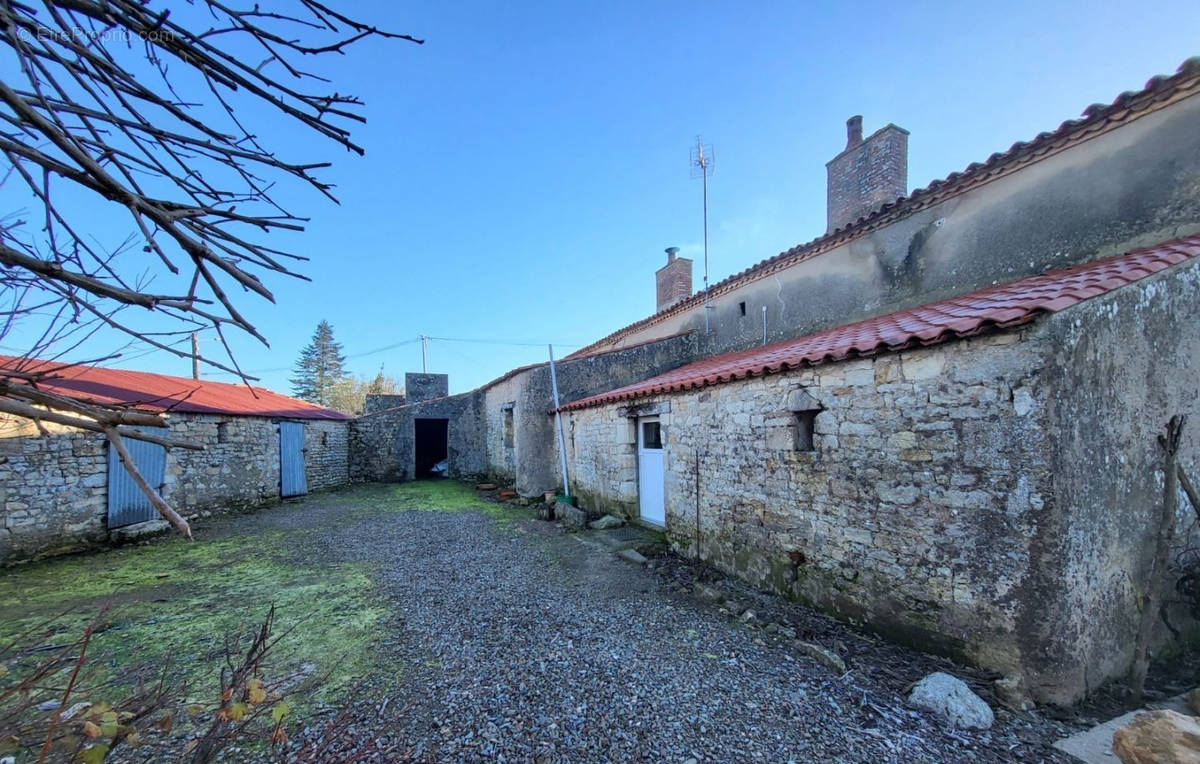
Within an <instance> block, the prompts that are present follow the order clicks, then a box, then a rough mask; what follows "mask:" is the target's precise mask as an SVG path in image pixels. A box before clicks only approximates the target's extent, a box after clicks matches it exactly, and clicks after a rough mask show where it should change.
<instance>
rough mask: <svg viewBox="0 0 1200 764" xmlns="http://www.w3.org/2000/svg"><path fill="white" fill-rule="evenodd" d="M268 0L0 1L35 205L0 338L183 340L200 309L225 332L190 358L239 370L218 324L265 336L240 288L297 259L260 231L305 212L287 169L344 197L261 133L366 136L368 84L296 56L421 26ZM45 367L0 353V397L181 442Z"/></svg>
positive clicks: (9, 130) (10, 236)
mask: <svg viewBox="0 0 1200 764" xmlns="http://www.w3.org/2000/svg"><path fill="white" fill-rule="evenodd" d="M270 5H271V4H270V3H268V4H267V5H266V6H265V7H264V6H263V4H261V3H256V2H247V3H246V4H245V5H243V4H242V3H241V2H234V1H233V0H38V1H37V2H34V0H25V1H22V0H0V50H3V51H5V52H6V53H7V55H8V60H7V61H5V62H4V64H5V65H7V68H6V69H5V71H6V72H12V73H13V74H12V75H7V76H6V78H5V79H4V80H0V154H2V155H3V157H4V158H5V159H6V160H7V162H8V163H9V165H10V166H9V168H8V169H7V171H6V172H4V173H3V174H2V175H0V191H3V192H4V193H6V194H8V196H9V198H10V199H11V198H14V197H15V195H20V194H28V197H29V199H31V203H32V205H34V210H33V212H31V213H29V214H25V213H24V212H19V213H17V214H14V215H8V216H5V217H3V218H0V315H2V317H0V341H3V342H6V343H8V344H12V343H13V342H14V341H15V342H19V343H21V345H22V346H23V347H24V352H23V355H24V356H25V357H27V358H34V357H41V358H42V359H43V360H49V359H54V358H58V357H63V356H64V355H65V354H75V353H78V352H79V349H80V348H81V347H83V345H84V344H85V343H89V342H91V341H93V338H97V337H105V338H108V337H111V336H112V334H113V333H116V334H119V335H124V337H126V338H128V340H130V341H132V342H134V343H136V344H139V345H145V346H147V347H150V348H154V349H157V350H161V351H164V352H168V353H172V354H174V355H176V356H179V357H190V355H191V353H189V352H187V351H185V350H183V349H181V348H179V347H176V346H175V343H174V341H173V340H172V339H171V338H173V337H175V338H178V337H182V336H185V335H186V334H187V333H189V332H191V331H195V330H199V329H206V328H207V329H210V330H213V331H215V333H216V335H217V337H218V338H219V339H220V341H221V342H220V347H221V348H222V351H219V353H218V357H211V356H209V355H203V356H202V357H201V359H200V360H201V361H202V362H203V363H205V364H207V365H209V366H210V367H212V368H216V369H221V370H224V371H232V372H234V373H236V374H238V375H239V377H240V378H241V379H242V380H243V381H247V382H248V381H249V379H250V378H249V377H247V376H245V375H244V374H242V372H241V371H240V366H239V364H238V363H237V360H236V359H234V358H233V354H232V351H231V350H230V345H229V341H228V335H227V332H226V329H228V328H232V329H236V330H238V331H239V332H241V333H243V334H245V335H248V336H250V337H254V338H256V339H257V340H259V341H260V342H262V343H263V344H266V343H267V338H266V337H265V336H263V334H262V333H261V332H260V331H259V330H258V329H257V328H256V327H255V326H254V325H253V323H252V322H251V320H250V318H249V315H250V314H249V313H248V312H247V308H246V306H244V305H242V304H241V302H242V301H243V300H244V299H245V298H244V295H246V294H247V293H249V294H251V295H254V296H255V297H257V298H261V299H263V300H266V301H271V302H273V301H274V294H273V292H272V289H271V286H270V285H269V283H268V281H269V279H270V278H277V277H290V278H304V276H303V275H301V274H300V273H298V272H296V271H295V270H293V266H292V264H294V263H297V262H302V261H304V260H306V259H307V258H305V257H304V256H303V255H302V254H300V253H294V252H289V251H287V250H286V249H281V248H278V247H272V246H267V245H266V244H265V242H264V241H263V238H264V237H265V235H267V234H270V233H272V232H296V231H303V230H304V226H305V224H306V223H307V218H305V217H302V216H300V215H297V214H294V213H292V212H289V211H288V210H287V209H285V207H284V206H283V205H282V204H281V203H280V201H279V199H277V198H276V197H275V196H274V195H275V194H276V193H278V192H279V191H278V190H279V189H281V188H283V187H287V185H288V184H291V185H298V186H299V187H301V188H308V189H312V190H315V191H316V192H318V193H319V194H321V195H323V196H325V197H327V198H329V199H331V200H333V201H335V202H336V201H337V200H336V199H335V198H334V196H333V193H332V186H331V185H330V184H329V183H327V182H325V181H323V180H321V179H320V178H319V177H318V176H317V175H316V174H315V173H317V172H318V171H320V170H322V169H323V168H326V167H328V166H329V163H328V162H327V161H315V162H313V161H293V160H289V159H287V158H284V157H282V156H280V154H279V153H278V152H277V151H275V150H273V149H272V148H271V147H270V146H269V141H267V140H266V138H265V137H264V136H270V135H272V134H280V133H283V132H285V131H292V132H294V127H295V126H299V127H300V128H301V129H302V130H303V131H307V132H309V133H311V134H313V135H314V136H317V137H320V138H323V139H325V140H329V141H332V143H333V145H335V146H340V147H342V148H344V149H347V150H349V151H351V152H354V153H357V154H362V153H363V149H362V147H361V146H359V145H357V144H356V143H355V142H354V141H353V140H352V139H351V137H350V130H349V125H352V124H356V123H362V122H364V121H365V118H364V116H363V114H362V111H361V106H362V103H361V101H359V99H357V98H355V97H354V96H351V95H346V94H343V93H339V92H337V91H333V92H322V91H323V90H324V88H325V86H326V85H327V84H328V83H329V81H330V80H329V79H328V78H327V77H325V76H323V75H322V74H321V73H320V72H319V71H308V70H306V68H305V67H302V66H301V65H300V61H301V60H304V61H306V62H310V61H321V60H323V59H324V58H325V57H327V56H328V55H330V54H338V55H343V54H345V53H346V52H347V50H348V49H349V48H351V47H353V46H356V45H360V44H363V43H364V41H366V40H368V39H371V38H378V39H392V40H403V41H408V42H412V43H416V44H421V42H422V41H421V40H419V39H417V38H414V37H411V36H408V35H403V34H396V33H392V32H388V31H384V30H382V29H379V28H378V27H376V26H373V25H371V24H369V23H366V22H362V21H357V20H355V19H352V18H350V17H349V16H347V15H345V14H344V13H342V12H340V11H337V10H334V9H333V8H331V7H329V6H327V5H325V4H324V3H322V2H319V1H318V0H294V2H292V3H290V4H288V5H287V6H286V8H285V7H275V8H272V7H270ZM310 87H312V88H315V90H309V88H310ZM263 107H266V108H263ZM264 113H265V114H267V115H268V116H267V117H266V120H267V121H266V122H265V123H264V124H252V122H262V120H263V119H264V117H263V114H264ZM272 120H274V121H272ZM281 184H283V185H281ZM114 221H116V222H124V224H126V225H127V226H128V229H129V231H130V232H131V234H130V237H129V238H128V239H126V240H125V242H124V243H122V244H120V245H118V246H115V247H113V246H106V245H104V244H103V243H102V240H101V237H100V236H98V235H97V234H98V233H102V234H105V235H107V234H108V233H109V232H110V231H111V226H112V223H113V222H114ZM152 284H155V285H156V286H155V288H153V289H151V285H152ZM118 314H119V315H118ZM101 332H102V334H98V333H101ZM105 355H108V353H107V352H106V353H105ZM31 369H32V370H31ZM45 378H46V372H45V371H44V370H38V369H36V368H32V367H30V368H23V367H22V366H21V365H20V364H15V365H14V364H11V363H6V364H4V365H3V367H0V413H6V414H9V415H13V416H19V417H24V418H27V419H29V420H31V421H32V422H33V423H34V424H35V426H37V427H38V428H40V429H44V428H43V425H42V422H43V421H44V422H52V423H55V424H60V425H66V426H70V427H78V428H80V429H84V430H88V431H92V432H99V433H103V434H104V435H105V436H106V437H107V438H108V439H109V442H110V443H112V447H113V448H114V449H116V450H117V451H118V453H120V454H122V458H123V460H124V459H125V457H126V456H127V453H126V452H125V451H124V447H123V445H121V439H122V438H123V437H130V438H137V439H141V440H146V441H149V442H154V443H159V444H161V445H164V446H168V447H188V445H187V444H184V443H181V442H179V441H175V440H172V439H171V438H167V437H164V436H160V435H154V434H147V433H144V432H139V431H136V430H130V429H127V428H128V427H129V426H130V425H136V426H148V427H161V426H163V425H164V424H165V421H164V420H163V419H162V418H161V417H160V416H159V415H157V414H154V413H147V412H145V411H135V410H131V409H128V408H125V409H122V408H120V407H105V406H98V405H95V404H92V403H88V402H84V401H77V400H73V399H70V398H65V397H63V396H57V395H54V394H51V393H48V392H46V391H45V390H42V389H39V387H38V382H39V381H40V380H44V379H45ZM126 462H127V467H129V468H130V473H131V474H132V475H134V477H135V480H138V477H139V476H138V475H136V473H135V470H134V469H133V465H132V463H129V462H128V460H126ZM141 482H144V481H140V482H139V484H140V483H141ZM147 488H148V487H147ZM147 488H144V489H143V490H144V491H146V490H147ZM149 491H150V492H148V493H147V495H148V496H150V498H151V501H152V502H154V504H155V506H156V507H158V509H159V511H160V512H162V513H163V515H164V516H165V517H167V518H168V519H170V520H171V521H172V522H173V523H175V524H176V526H177V527H181V530H182V529H186V523H183V521H182V518H179V516H178V514H175V513H174V512H173V510H171V509H170V507H169V506H167V505H166V503H165V502H163V501H162V498H161V497H159V496H157V494H154V493H153V490H152V489H149ZM180 523H183V524H182V526H181V525H180Z"/></svg>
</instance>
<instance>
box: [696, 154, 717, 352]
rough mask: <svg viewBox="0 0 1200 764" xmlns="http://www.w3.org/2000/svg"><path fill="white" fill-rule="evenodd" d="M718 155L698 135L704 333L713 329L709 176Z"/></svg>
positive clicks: (697, 174)
mask: <svg viewBox="0 0 1200 764" xmlns="http://www.w3.org/2000/svg"><path fill="white" fill-rule="evenodd" d="M715 161H716V155H715V154H714V153H713V148H712V146H711V145H710V146H705V145H704V143H703V142H701V140H700V136H698V135H697V136H696V146H695V148H693V149H692V152H691V166H692V177H693V178H695V177H699V178H700V180H701V184H702V186H703V189H704V191H703V193H704V333H705V334H708V333H709V331H711V329H710V327H709V320H708V312H709V310H711V309H712V306H710V305H709V304H708V177H709V176H710V175H712V173H713V163H714V162H715Z"/></svg>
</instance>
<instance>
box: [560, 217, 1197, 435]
mask: <svg viewBox="0 0 1200 764" xmlns="http://www.w3.org/2000/svg"><path fill="white" fill-rule="evenodd" d="M1197 256H1200V234H1196V235H1193V236H1189V237H1187V238H1183V239H1175V240H1173V241H1169V242H1164V243H1162V244H1159V245H1156V246H1153V247H1147V248H1146V249H1140V250H1136V251H1134V252H1129V253H1127V254H1124V255H1118V256H1116V257H1109V258H1105V259H1103V260H1097V261H1095V262H1091V263H1087V264H1084V265H1079V266H1075V267H1074V268H1067V269H1064V270H1056V271H1048V272H1046V273H1043V274H1042V275H1040V276H1031V277H1029V278H1024V279H1021V280H1019V281H1014V282H1011V283H1009V284H1002V285H999V286H993V287H988V288H986V289H981V290H979V291H976V292H971V293H970V294H965V295H962V296H960V297H953V298H951V299H948V300H942V301H940V302H934V303H930V304H928V305H922V306H920V307H918V308H912V309H909V310H901V311H898V312H896V313H889V314H888V315H885V316H879V317H877V318H869V319H866V320H864V321H856V322H855V323H852V324H846V325H845V326H839V327H837V328H834V329H828V330H826V331H823V332H817V333H816V334H810V335H808V336H805V337H800V338H797V339H792V340H784V341H783V342H776V343H774V344H772V345H766V346H764V347H758V348H752V349H750V350H742V351H738V352H736V353H726V354H725V355H719V356H715V357H713V358H706V359H704V360H702V361H696V362H695V363H690V364H688V365H686V366H681V367H680V368H678V369H674V370H672V371H669V372H667V373H666V374H660V375H658V376H657V377H653V378H651V379H647V380H645V381H643V382H638V383H635V384H632V385H627V386H626V387H622V388H619V389H616V390H612V391H610V392H607V393H601V394H599V395H593V396H591V397H588V398H583V399H581V400H578V401H574V402H572V403H568V404H566V405H565V406H563V407H562V410H564V411H566V410H571V409H581V408H586V407H588V406H598V405H601V404H605V403H614V402H617V401H624V400H631V399H634V398H643V397H646V396H649V395H657V394H659V393H667V392H675V391H679V390H690V389H696V388H700V387H706V386H708V385H714V384H719V383H721V382H728V381H731V380H735V379H745V378H746V377H757V376H762V375H764V374H773V373H777V372H780V371H785V370H787V369H795V368H799V367H802V366H815V365H817V364H821V363H827V362H829V361H838V360H841V359H844V358H854V357H858V356H869V355H874V354H876V353H882V352H887V351H893V350H901V349H904V348H910V347H914V346H918V345H933V344H936V343H939V342H945V341H947V340H950V339H953V338H957V337H970V336H974V335H977V334H981V333H983V332H987V331H991V330H994V329H997V328H1004V327H1009V326H1017V325H1020V324H1024V323H1028V322H1029V321H1032V320H1033V319H1034V318H1036V317H1037V316H1039V315H1041V314H1043V313H1054V312H1057V311H1060V310H1064V309H1066V308H1069V307H1071V306H1072V305H1076V304H1078V303H1080V302H1083V301H1084V300H1087V299H1090V298H1092V297H1096V296H1098V295H1102V294H1106V293H1108V292H1111V291H1112V290H1114V289H1118V288H1120V287H1122V286H1125V285H1127V284H1132V283H1133V282H1135V281H1138V280H1140V279H1143V278H1145V277H1146V276H1149V275H1152V274H1154V273H1157V272H1159V271H1161V270H1164V269H1166V268H1169V267H1171V266H1172V265H1176V264H1178V263H1181V262H1183V261H1184V260H1187V259H1189V258H1194V257H1197Z"/></svg>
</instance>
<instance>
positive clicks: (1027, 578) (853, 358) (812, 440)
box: [352, 59, 1200, 702]
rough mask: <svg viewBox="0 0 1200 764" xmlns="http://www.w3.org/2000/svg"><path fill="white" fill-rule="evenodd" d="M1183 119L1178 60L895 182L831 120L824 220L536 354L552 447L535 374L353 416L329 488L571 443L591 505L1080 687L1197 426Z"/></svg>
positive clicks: (940, 644) (880, 617)
mask: <svg viewBox="0 0 1200 764" xmlns="http://www.w3.org/2000/svg"><path fill="white" fill-rule="evenodd" d="M1198 126H1200V59H1192V60H1189V61H1187V62H1185V63H1184V64H1183V65H1182V66H1181V67H1180V68H1179V70H1178V71H1177V72H1176V73H1175V74H1172V75H1170V76H1164V77H1155V78H1153V79H1152V80H1150V81H1149V82H1148V83H1147V84H1146V86H1145V88H1144V89H1142V90H1140V91H1137V92H1129V93H1123V94H1121V95H1120V96H1118V97H1117V98H1116V99H1115V100H1114V101H1113V102H1112V103H1109V104H1096V105H1092V106H1089V107H1088V108H1086V109H1085V110H1084V111H1083V114H1082V116H1081V117H1080V118H1078V119H1073V120H1068V121H1066V122H1063V123H1062V124H1061V125H1059V126H1058V127H1057V128H1055V129H1053V130H1051V131H1049V132H1044V133H1041V134H1039V135H1038V136H1036V137H1034V138H1033V139H1031V140H1029V141H1022V142H1018V143H1015V144H1013V146H1012V147H1010V148H1009V149H1008V150H1006V151H1002V152H997V153H995V154H993V155H992V156H990V157H988V158H986V159H985V160H983V161H982V162H977V163H974V164H972V165H970V166H968V167H967V168H965V170H964V171H962V172H957V173H952V174H951V175H950V176H948V177H947V178H945V179H944V180H940V181H935V182H933V183H931V184H929V185H928V186H927V187H925V188H923V189H918V190H915V191H912V192H907V183H908V181H907V177H906V175H907V165H908V160H907V150H908V148H907V147H908V142H907V137H908V133H907V132H906V131H905V130H903V129H902V128H900V127H897V126H895V125H887V126H885V127H884V128H882V129H880V130H877V131H875V132H874V133H872V134H871V135H870V136H868V137H866V138H863V137H862V124H861V120H860V119H859V118H853V119H851V121H850V122H849V123H848V125H847V146H846V149H845V150H844V151H843V152H841V153H840V154H839V155H838V156H836V157H834V158H833V159H832V160H831V161H830V162H829V163H828V165H827V168H826V170H827V175H828V182H829V187H828V202H829V210H828V230H827V231H826V233H825V234H823V235H821V236H819V237H818V238H816V239H814V240H813V241H810V242H809V243H807V244H801V245H798V246H796V247H793V248H792V249H789V250H787V251H785V252H781V253H779V254H778V255H775V256H773V257H770V258H768V259H766V260H762V261H761V262H759V263H757V264H756V265H753V266H751V267H749V268H747V269H746V270H743V271H741V272H740V273H737V274H735V275H733V276H730V277H729V278H727V279H725V280H723V281H721V282H719V283H717V284H715V285H714V286H713V287H712V288H711V289H710V290H708V293H707V294H705V293H704V292H696V293H692V294H688V293H687V292H690V281H691V279H690V270H691V262H690V261H688V260H686V259H683V258H679V257H677V256H675V252H672V251H670V250H669V251H668V255H667V263H666V264H665V265H664V267H662V268H661V269H659V271H658V272H657V273H656V274H655V294H656V302H655V312H654V313H653V315H650V316H648V317H646V318H644V319H641V320H638V321H635V322H634V323H632V324H629V325H628V326H625V327H623V328H621V329H618V330H616V331H614V332H612V333H610V334H609V335H607V336H605V337H603V338H602V339H600V340H598V341H596V342H594V343H593V344H591V345H589V346H587V347H585V348H582V349H580V350H578V351H576V352H574V353H572V354H570V355H568V356H566V357H565V358H563V359H561V360H560V361H559V362H558V363H557V364H556V371H557V376H558V387H559V393H560V395H559V403H560V404H561V406H562V408H561V411H562V412H563V413H564V419H565V422H564V432H563V440H564V444H565V447H564V451H565V454H560V449H559V446H558V439H557V434H556V432H555V418H554V416H553V412H554V410H555V403H554V399H553V396H552V395H551V385H550V373H549V369H548V368H547V365H546V364H538V365H533V366H528V367H523V368H520V369H514V370H513V371H511V372H509V373H507V374H505V375H503V376H501V377H499V378H498V379H496V380H495V381H493V382H491V383H489V384H487V385H484V386H483V387H481V388H479V389H478V390H474V391H472V392H469V393H464V394H462V395H455V396H451V395H444V396H441V397H437V398H434V399H431V400H426V401H421V402H413V403H406V405H404V406H398V407H391V408H386V409H385V410H382V411H377V412H376V413H374V414H372V415H371V416H368V417H364V418H362V419H361V420H359V421H358V422H356V423H355V425H354V428H353V430H354V434H353V437H354V439H355V447H354V448H352V462H353V464H352V471H353V474H354V475H355V476H356V477H357V478H362V479H407V478H411V477H413V476H414V475H415V474H416V473H415V470H416V465H417V459H416V456H415V454H416V452H417V450H418V444H417V443H416V438H417V437H418V432H419V429H418V428H419V426H420V425H418V422H419V421H420V420H422V419H443V420H445V428H446V433H447V434H446V440H447V449H446V452H447V462H448V471H449V474H451V475H458V476H467V475H489V476H492V477H495V478H497V479H499V480H500V481H503V482H504V483H505V484H510V485H515V486H516V488H517V490H518V491H519V492H520V493H521V494H522V495H524V496H536V495H539V494H541V493H542V492H543V491H547V490H561V489H562V478H561V474H562V473H561V471H560V467H559V459H560V456H563V455H565V457H566V461H567V473H568V485H569V487H570V488H571V491H572V494H573V495H575V496H576V498H577V501H578V502H579V505H580V507H581V508H582V509H584V510H585V511H587V512H590V513H600V512H615V513H618V514H621V515H623V516H625V517H627V518H629V519H631V520H633V521H637V522H643V523H649V524H651V525H657V526H660V527H663V528H664V529H665V530H666V532H667V534H668V536H669V537H670V539H671V541H672V543H673V544H674V546H675V548H676V549H677V550H678V551H679V552H680V553H681V554H685V555H694V556H698V557H700V558H701V559H704V560H707V561H709V562H711V563H712V564H714V565H717V566H719V567H721V568H723V569H725V570H727V571H729V572H731V573H733V574H735V575H738V576H741V577H744V578H745V579H747V580H748V581H751V582H753V583H755V584H757V585H760V586H763V587H766V588H770V589H773V590H775V591H778V592H782V593H784V594H786V595H788V596H793V597H797V598H800V599H803V600H805V601H808V602H811V603H813V604H815V605H817V606H819V607H822V608H825V609H827V610H829V611H830V612H833V613H835V614H837V615H838V616H840V617H842V618H846V619H848V620H853V621H856V622H859V623H863V624H865V625H867V626H869V627H871V628H875V629H877V630H879V631H881V632H884V633H887V634H891V635H893V636H894V637H896V638H899V639H904V640H906V641H910V642H915V643H918V644H919V645H921V646H922V647H925V648H927V649H937V650H941V651H943V652H947V653H950V654H953V655H957V656H960V657H962V658H965V659H968V660H971V661H973V662H975V663H978V664H980V665H984V666H989V667H992V668H994V669H996V670H998V671H1002V672H1004V673H1006V674H1009V675H1012V676H1013V677H1015V678H1016V677H1019V678H1020V681H1021V682H1022V683H1023V684H1024V685H1025V687H1026V688H1027V690H1028V691H1029V692H1030V693H1031V694H1032V695H1033V696H1034V697H1035V698H1037V699H1039V700H1046V701H1054V702H1070V701H1072V700H1075V699H1077V698H1079V697H1080V696H1082V695H1083V694H1085V693H1086V692H1088V691H1089V690H1090V689H1092V688H1094V687H1096V686H1097V685H1098V684H1100V683H1101V682H1103V681H1104V680H1105V679H1107V678H1109V677H1112V676H1115V675H1118V674H1120V673H1121V672H1122V671H1123V670H1125V668H1126V666H1127V665H1128V661H1129V658H1130V647H1131V634H1132V629H1133V622H1134V621H1133V619H1134V615H1133V614H1134V613H1135V612H1136V608H1135V607H1134V603H1135V598H1136V594H1137V593H1138V592H1140V591H1143V590H1144V588H1145V586H1146V576H1147V571H1148V564H1149V554H1150V551H1149V550H1150V548H1151V539H1152V535H1153V530H1152V529H1153V521H1152V518H1153V517H1154V512H1155V508H1156V507H1158V506H1161V504H1160V502H1161V501H1162V496H1161V493H1162V479H1163V476H1162V472H1161V466H1160V465H1159V461H1158V459H1159V454H1158V451H1157V446H1156V443H1155V436H1156V435H1157V434H1158V433H1159V431H1160V429H1161V428H1162V426H1163V425H1164V424H1165V422H1166V421H1167V419H1168V418H1169V417H1170V416H1171V415H1173V414H1179V413H1197V412H1196V411H1195V407H1196V403H1197V400H1198V398H1200V389H1198V387H1197V376H1196V359H1197V358H1200V340H1198V338H1197V326H1198V325H1200V324H1198V323H1197V319H1198V318H1200V316H1197V313H1196V311H1197V307H1196V306H1197V298H1198V297H1200V293H1198V290H1197V270H1196V265H1195V256H1196V254H1197V248H1198V247H1200V240H1198V239H1197V238H1196V234H1197V233H1198V232H1200V129H1198ZM706 304H707V306H708V307H707V308H706ZM706 309H707V310H708V319H709V320H708V321H707V322H706V320H705V311H706ZM706 324H707V325H708V328H707V329H706ZM764 346H765V347H764ZM1192 422H1193V423H1192V425H1191V428H1190V429H1189V431H1188V432H1187V433H1186V434H1185V442H1184V450H1183V454H1182V459H1183V462H1184V464H1185V466H1186V467H1187V468H1188V469H1194V468H1195V466H1196V439H1197V434H1196V431H1195V428H1196V427H1197V426H1198V425H1200V417H1193V420H1192ZM639 443H640V445H639ZM647 475H651V476H653V477H652V478H651V479H647V477H646V476H647ZM660 476H661V477H660ZM1180 506H1181V507H1182V508H1183V509H1181V510H1180V511H1181V512H1184V511H1190V509H1189V508H1188V505H1187V503H1186V501H1181V504H1180ZM1181 519H1183V516H1182V515H1181ZM1189 527H1194V526H1189ZM1154 583H1155V585H1158V584H1161V583H1162V582H1154ZM1179 625H1181V626H1186V627H1189V628H1191V626H1194V624H1191V623H1190V622H1187V621H1182V620H1181V621H1179ZM1164 633H1165V630H1164Z"/></svg>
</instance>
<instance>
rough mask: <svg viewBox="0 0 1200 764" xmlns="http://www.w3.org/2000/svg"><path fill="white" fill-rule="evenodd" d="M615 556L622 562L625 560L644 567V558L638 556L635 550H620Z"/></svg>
mask: <svg viewBox="0 0 1200 764" xmlns="http://www.w3.org/2000/svg"><path fill="white" fill-rule="evenodd" d="M617 556H618V557H620V558H621V559H622V560H627V561H629V562H632V563H635V564H637V565H645V564H646V558H645V557H643V556H642V555H641V554H639V553H638V551H637V550H636V549H622V550H621V551H620V552H618V553H617Z"/></svg>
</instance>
